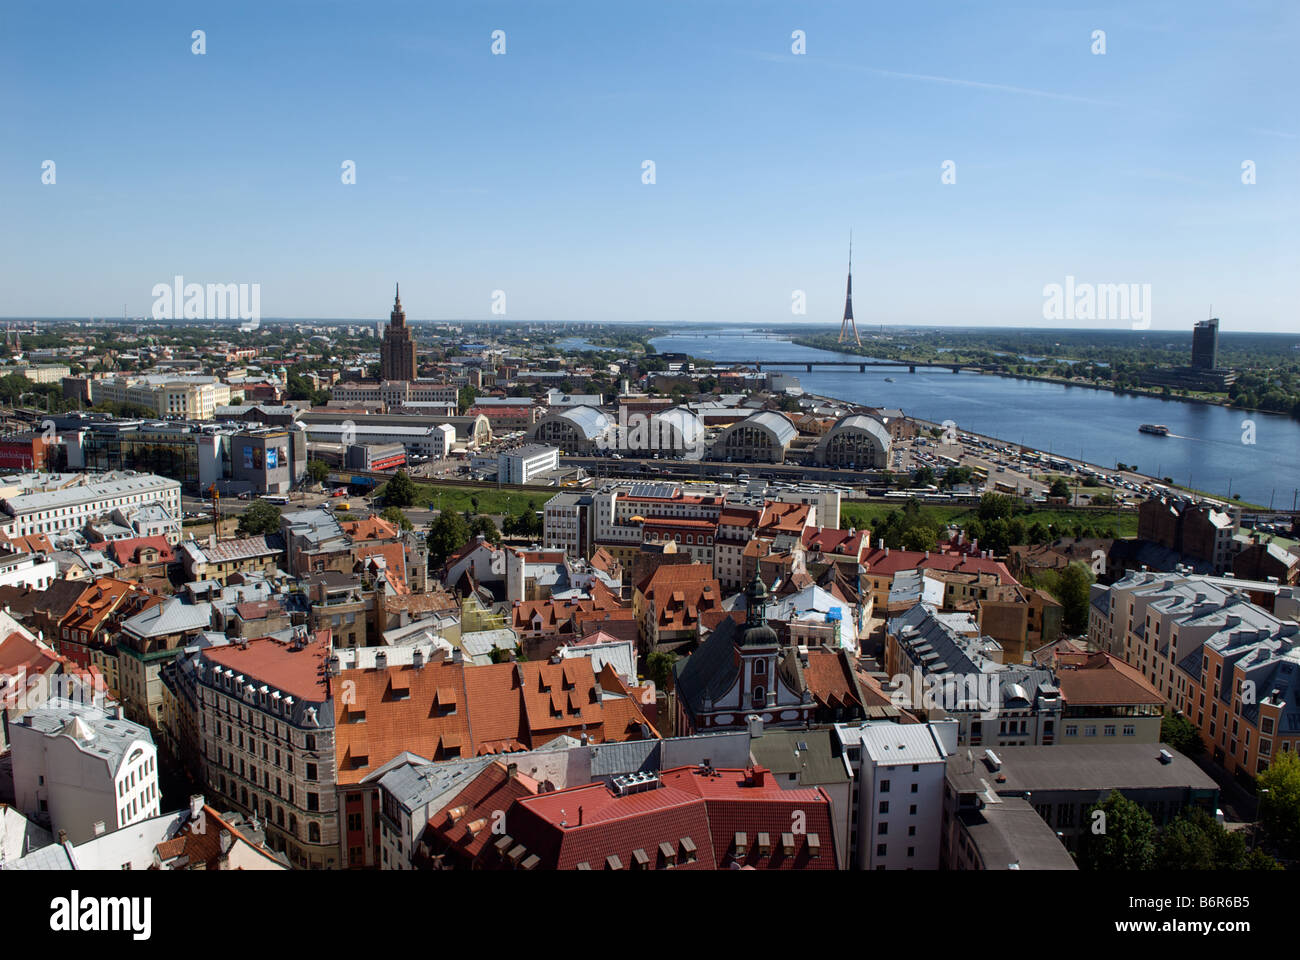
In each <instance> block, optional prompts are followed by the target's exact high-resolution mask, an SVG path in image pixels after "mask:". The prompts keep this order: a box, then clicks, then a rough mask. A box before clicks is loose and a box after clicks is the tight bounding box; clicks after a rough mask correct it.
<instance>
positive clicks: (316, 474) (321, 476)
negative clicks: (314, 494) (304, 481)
mask: <svg viewBox="0 0 1300 960" xmlns="http://www.w3.org/2000/svg"><path fill="white" fill-rule="evenodd" d="M329 475H330V465H329V464H328V463H326V462H325V461H324V460H308V461H307V476H309V477H311V478H312V480H313V481H315V482H316V483H324V482H325V481H326V480H327V479H329Z"/></svg>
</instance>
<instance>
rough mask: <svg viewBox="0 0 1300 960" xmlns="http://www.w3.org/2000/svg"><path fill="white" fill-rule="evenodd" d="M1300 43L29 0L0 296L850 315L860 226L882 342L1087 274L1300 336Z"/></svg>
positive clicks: (684, 7) (830, 19)
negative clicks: (256, 290)
mask: <svg viewBox="0 0 1300 960" xmlns="http://www.w3.org/2000/svg"><path fill="white" fill-rule="evenodd" d="M1297 27H1300V5H1297V4H1295V3H1294V2H1290V0H1279V2H1257V3H1223V2H1153V3H1142V4H1137V3H1132V2H1118V3H1113V4H1112V3H1090V4H1085V5H1081V6H1074V5H1066V4H1055V3H1051V4H1047V3H1029V2H1026V3H1020V4H1009V3H957V2H953V0H945V2H937V3H926V2H908V3H901V4H884V3H866V2H846V3H836V2H825V3H806V2H800V3H790V2H786V3H764V2H721V0H697V2H672V0H655V2H653V3H631V2H628V3H623V2H613V0H602V2H593V3H585V2H581V3H580V2H559V0H527V2H522V3H493V2H486V0H478V2H464V3H457V2H440V3H427V2H425V3H382V2H375V3H332V2H327V0H326V2H323V0H312V2H303V3H297V2H278V3H277V2H267V3H262V4H257V3H232V2H222V3H213V4H202V3H183V4H182V3H175V2H166V3H157V4H152V3H143V2H142V3H131V4H123V5H117V4H105V3H102V2H99V0H96V2H87V3H78V4H65V3H58V2H47V3H41V4H8V5H6V6H5V8H4V10H3V12H0V130H3V139H4V143H5V147H4V149H3V150H0V223H2V224H3V230H0V263H3V268H0V315H5V316H33V315H35V316H92V315H93V316H104V315H116V316H120V315H121V312H122V308H123V305H125V306H126V308H127V310H128V311H130V312H131V314H132V315H138V314H147V313H148V312H149V309H150V306H151V304H152V301H153V298H152V296H151V290H152V288H153V285H154V284H156V283H159V282H170V280H171V278H172V277H173V276H175V275H176V274H181V275H183V276H184V277H185V278H186V280H187V281H190V282H199V283H207V282H213V283H217V282H220V283H231V282H257V283H260V284H261V293H262V299H261V303H262V313H263V315H264V316H268V317H276V316H303V317H353V318H358V319H362V318H369V319H376V318H381V317H385V316H386V315H387V310H388V306H389V304H390V302H391V298H392V285H393V282H394V281H395V280H400V281H401V283H402V286H403V290H404V296H403V303H404V304H405V306H406V308H407V312H408V316H410V317H411V318H414V319H452V318H464V319H490V318H491V316H492V314H491V311H490V308H491V302H492V301H491V298H492V293H493V291H494V290H504V291H505V293H506V305H507V314H506V315H507V317H508V318H510V319H515V320H527V321H545V320H574V321H586V322H599V321H607V320H621V321H636V322H680V321H688V320H689V321H745V320H752V321H754V322H764V323H789V322H791V321H792V320H803V319H806V320H807V321H809V322H813V321H817V322H834V321H836V320H838V317H839V313H840V310H841V308H842V305H843V299H842V298H843V272H844V260H845V254H846V250H845V247H846V241H847V234H848V232H849V229H850V228H852V229H853V231H854V265H855V270H854V273H855V277H854V280H855V283H854V286H855V294H856V296H855V308H856V313H857V316H858V321H859V324H861V325H864V326H865V325H870V324H874V323H883V324H916V323H936V324H938V323H944V324H970V325H987V324H1009V325H1022V326H1043V325H1044V320H1043V301H1044V297H1043V287H1044V286H1045V285H1047V284H1051V283H1064V281H1065V278H1066V276H1073V277H1075V278H1076V282H1077V283H1086V282H1092V283H1099V284H1100V283H1149V284H1151V307H1152V309H1151V315H1152V326H1153V327H1154V328H1166V329H1186V328H1188V327H1189V326H1190V325H1191V324H1192V322H1193V321H1195V320H1198V319H1202V318H1203V317H1205V316H1206V315H1207V314H1208V311H1209V309H1210V305H1211V304H1213V306H1214V312H1215V313H1216V314H1217V315H1219V316H1220V317H1221V318H1222V319H1223V329H1224V330H1225V331H1234V330H1274V331H1289V330H1298V329H1300V317H1298V316H1297V306H1296V302H1297V297H1296V279H1297V277H1300V224H1298V218H1300V202H1297V201H1300V190H1298V189H1297V173H1298V172H1300V110H1298V109H1297V96H1296V92H1297V78H1296V72H1295V49H1296V41H1297V38H1298V36H1300V30H1298V29H1297ZM195 29H202V30H204V31H205V32H206V46H207V51H206V54H204V55H203V56H196V55H194V54H192V53H191V44H192V42H193V41H192V40H191V32H192V31H193V30H195ZM498 29H500V30H504V31H505V35H506V53H505V55H504V56H494V55H493V54H492V52H491V44H492V39H491V34H492V31H494V30H498ZM794 30H803V31H804V32H805V35H806V49H807V52H806V54H804V55H795V54H793V53H792V52H791V44H792V42H793V41H792V40H791V33H792V32H793V31H794ZM1094 30H1104V31H1105V34H1106V53H1105V54H1104V55H1095V54H1093V53H1092V51H1091V48H1092V45H1093V40H1092V32H1093V31H1094ZM46 160H54V161H55V163H56V177H57V182H56V183H55V184H53V185H45V184H42V183H41V173H42V163H43V161H46ZM345 160H351V161H354V162H355V164H356V171H357V173H356V179H357V182H356V184H355V185H344V184H342V183H341V179H340V173H341V164H342V163H343V162H344V161H345ZM645 160H653V161H654V163H655V165H656V169H655V174H656V182H655V183H654V184H653V185H646V184H643V183H642V162H643V161H645ZM1247 160H1249V161H1252V162H1253V163H1254V164H1255V167H1256V178H1257V182H1256V183H1255V184H1253V185H1249V186H1247V185H1244V184H1243V183H1242V182H1241V176H1242V173H1241V165H1242V163H1243V161H1247ZM945 161H952V163H953V164H955V172H956V182H955V183H953V184H944V183H942V182H941V173H942V167H943V164H944V162H945ZM795 290H803V291H805V293H806V296H807V313H806V314H805V315H804V316H802V317H800V316H795V315H793V314H792V312H791V302H792V294H793V291H795ZM1063 325H1068V326H1073V327H1075V328H1078V327H1086V326H1088V325H1094V326H1105V327H1127V326H1129V325H1130V324H1128V323H1125V322H1122V321H1120V322H1115V321H1097V320H1094V321H1076V322H1073V323H1068V324H1063Z"/></svg>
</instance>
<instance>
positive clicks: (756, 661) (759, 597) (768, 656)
mask: <svg viewBox="0 0 1300 960" xmlns="http://www.w3.org/2000/svg"><path fill="white" fill-rule="evenodd" d="M745 597H746V612H745V629H744V630H743V631H741V633H740V637H739V641H738V643H737V645H736V654H737V656H738V657H739V659H740V702H739V704H737V709H739V710H744V711H761V710H763V709H764V708H767V707H774V706H776V692H777V676H776V670H777V663H778V657H779V656H780V653H781V641H780V639H779V638H778V637H777V635H776V631H775V630H773V629H772V628H771V627H770V626H768V625H767V600H768V592H767V585H766V584H764V583H763V580H762V578H761V577H759V575H758V571H757V570H756V571H754V579H753V580H751V581H750V582H749V588H748V589H747V590H746V591H745Z"/></svg>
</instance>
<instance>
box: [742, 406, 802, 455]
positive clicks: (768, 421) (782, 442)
mask: <svg viewBox="0 0 1300 960" xmlns="http://www.w3.org/2000/svg"><path fill="white" fill-rule="evenodd" d="M740 427H762V428H763V429H764V430H766V431H767V432H768V433H770V434H771V435H772V439H773V441H774V442H775V443H776V444H777V445H778V446H782V447H784V446H786V445H787V444H789V443H790V441H791V440H793V439H794V438H795V437H796V436H797V435H798V433H799V431H798V430H796V429H795V426H794V424H793V423H791V422H790V420H789V418H787V417H786V416H785V415H783V414H780V413H777V412H776V411H775V410H759V411H758V412H757V413H753V414H750V415H749V416H748V417H746V418H745V419H744V420H741V421H740V422H739V423H734V424H732V425H731V426H730V427H728V428H727V429H726V430H725V431H724V436H725V434H727V433H730V432H731V431H733V430H736V429H738V428H740Z"/></svg>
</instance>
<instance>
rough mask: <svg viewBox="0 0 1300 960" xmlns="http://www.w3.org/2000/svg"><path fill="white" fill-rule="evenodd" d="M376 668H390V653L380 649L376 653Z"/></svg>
mask: <svg viewBox="0 0 1300 960" xmlns="http://www.w3.org/2000/svg"><path fill="white" fill-rule="evenodd" d="M375 669H376V670H387V669H388V653H387V652H386V651H384V650H380V651H379V652H378V653H376V654H375Z"/></svg>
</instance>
